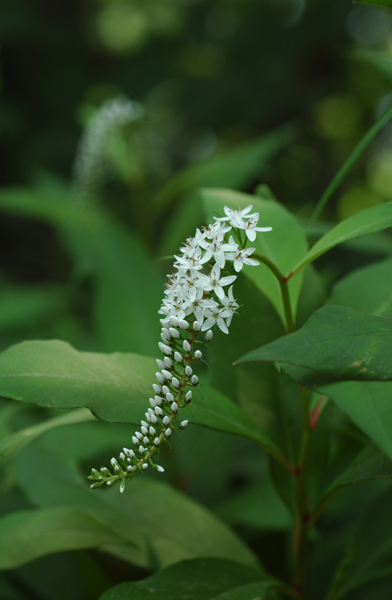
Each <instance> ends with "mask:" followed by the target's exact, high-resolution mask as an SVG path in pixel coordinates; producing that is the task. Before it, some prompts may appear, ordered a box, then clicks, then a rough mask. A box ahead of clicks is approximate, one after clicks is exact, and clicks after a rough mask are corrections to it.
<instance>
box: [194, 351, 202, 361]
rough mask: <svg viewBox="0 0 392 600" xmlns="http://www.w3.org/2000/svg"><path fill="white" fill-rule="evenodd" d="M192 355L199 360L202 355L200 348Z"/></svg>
mask: <svg viewBox="0 0 392 600" xmlns="http://www.w3.org/2000/svg"><path fill="white" fill-rule="evenodd" d="M193 356H194V357H195V358H196V360H199V359H200V358H201V357H202V356H203V355H202V353H201V352H200V350H196V352H195V353H194V355H193Z"/></svg>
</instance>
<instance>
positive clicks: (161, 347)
mask: <svg viewBox="0 0 392 600" xmlns="http://www.w3.org/2000/svg"><path fill="white" fill-rule="evenodd" d="M158 347H159V350H160V351H161V352H163V354H166V355H167V356H170V355H171V354H172V353H173V350H172V349H171V348H170V346H168V345H167V344H163V343H162V342H159V343H158Z"/></svg>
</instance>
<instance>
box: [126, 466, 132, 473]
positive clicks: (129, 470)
mask: <svg viewBox="0 0 392 600" xmlns="http://www.w3.org/2000/svg"><path fill="white" fill-rule="evenodd" d="M127 471H128V473H132V471H133V465H129V467H127Z"/></svg>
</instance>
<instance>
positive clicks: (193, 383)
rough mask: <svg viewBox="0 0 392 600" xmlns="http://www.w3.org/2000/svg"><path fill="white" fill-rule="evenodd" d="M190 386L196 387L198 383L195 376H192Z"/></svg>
mask: <svg viewBox="0 0 392 600" xmlns="http://www.w3.org/2000/svg"><path fill="white" fill-rule="evenodd" d="M191 382H192V385H197V384H198V383H199V378H198V376H197V375H192V378H191Z"/></svg>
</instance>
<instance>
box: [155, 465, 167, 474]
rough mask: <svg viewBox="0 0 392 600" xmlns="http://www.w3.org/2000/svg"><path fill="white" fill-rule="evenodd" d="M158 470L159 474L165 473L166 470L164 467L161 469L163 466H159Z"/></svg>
mask: <svg viewBox="0 0 392 600" xmlns="http://www.w3.org/2000/svg"><path fill="white" fill-rule="evenodd" d="M156 469H157V471H159V473H164V472H165V469H164V468H163V467H161V465H157V467H156Z"/></svg>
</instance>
